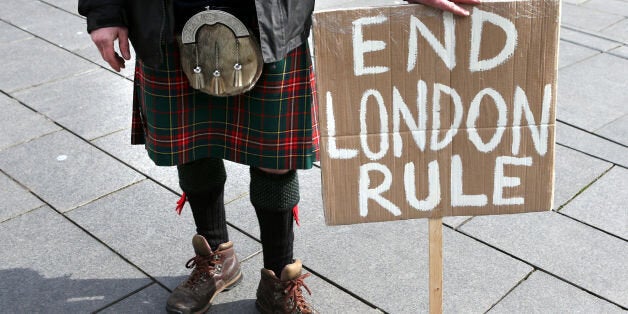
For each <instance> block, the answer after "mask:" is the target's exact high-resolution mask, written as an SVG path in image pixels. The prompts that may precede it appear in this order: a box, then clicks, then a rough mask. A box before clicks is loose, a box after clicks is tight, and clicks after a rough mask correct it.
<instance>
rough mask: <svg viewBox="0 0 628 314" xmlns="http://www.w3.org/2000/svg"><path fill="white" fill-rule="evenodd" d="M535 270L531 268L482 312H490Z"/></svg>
mask: <svg viewBox="0 0 628 314" xmlns="http://www.w3.org/2000/svg"><path fill="white" fill-rule="evenodd" d="M535 271H536V268H533V269H532V270H531V271H530V272H529V273H528V274H527V275H525V276H523V278H521V280H519V282H517V283H516V284H515V285H514V286H513V287H512V288H510V290H508V291H507V292H506V293H505V294H504V295H503V296H502V297H501V298H499V300H497V302H495V303H493V305H491V307H489V308H488V310H486V311H484V314H486V313H488V312H490V311H491V310H492V309H493V308H494V307H495V306H496V305H497V304H499V303H500V302H501V301H503V300H504V299H505V298H506V297H507V296H508V295H510V294H511V293H512V292H513V291H515V289H517V287H519V286H520V285H521V284H522V283H523V282H525V281H526V280H528V278H530V276H532V274H533V273H534V272H535Z"/></svg>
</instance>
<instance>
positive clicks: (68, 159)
mask: <svg viewBox="0 0 628 314" xmlns="http://www.w3.org/2000/svg"><path fill="white" fill-rule="evenodd" d="M0 169H3V171H5V172H6V173H7V174H8V175H10V176H11V177H13V178H14V179H15V180H17V181H18V182H20V183H22V184H23V185H24V186H26V187H28V188H29V189H30V190H31V191H33V193H35V194H36V195H38V196H40V197H41V198H43V199H44V200H46V202H48V203H49V204H50V205H52V206H53V207H54V208H55V209H57V210H59V211H62V212H65V211H68V210H70V209H72V208H75V207H77V206H80V205H82V204H85V203H87V202H90V201H92V200H94V199H97V198H99V197H101V196H103V195H106V194H109V193H111V192H113V191H116V190H119V189H121V188H123V187H125V186H127V185H129V184H132V183H133V182H136V181H139V180H141V179H143V178H144V177H143V176H142V175H140V174H139V173H137V172H135V171H132V170H131V169H129V168H128V167H125V166H124V165H122V164H120V163H118V162H116V161H115V160H114V159H113V158H111V157H109V156H107V155H105V154H104V153H103V152H101V151H99V150H98V149H96V148H94V147H92V146H91V145H89V144H87V143H85V142H83V141H81V140H80V139H78V138H77V137H75V136H73V135H71V134H69V133H67V132H65V131H59V132H56V133H52V134H50V135H46V136H43V137H40V138H37V139H35V140H33V141H30V142H28V143H25V144H21V145H19V146H14V147H11V148H9V149H6V150H4V151H0Z"/></svg>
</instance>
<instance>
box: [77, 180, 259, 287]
mask: <svg viewBox="0 0 628 314" xmlns="http://www.w3.org/2000/svg"><path fill="white" fill-rule="evenodd" d="M177 199H178V197H177V196H176V195H175V194H173V193H172V192H169V191H168V190H166V189H164V188H162V187H160V186H158V185H156V184H155V183H153V182H151V181H148V180H145V181H143V182H140V183H138V184H135V185H133V186H130V187H128V188H126V189H123V190H120V191H118V192H116V193H114V194H111V195H108V196H106V197H103V198H101V199H99V200H97V201H95V202H93V203H91V204H88V205H86V206H83V207H81V208H78V209H75V210H73V211H72V212H70V213H68V214H67V215H68V217H70V218H71V219H72V220H74V221H76V222H77V223H78V224H79V225H81V226H82V227H83V228H85V229H86V230H88V231H89V232H90V233H92V234H94V235H95V236H96V237H98V238H99V239H101V240H102V241H103V242H105V243H107V245H109V246H110V247H111V248H113V249H114V250H116V251H117V252H119V253H120V254H122V256H124V257H125V258H127V259H128V260H129V261H131V262H132V263H133V264H135V265H138V266H139V267H140V268H141V269H143V270H144V271H146V272H147V273H148V274H150V275H151V276H152V277H153V278H155V279H157V280H159V281H160V282H162V283H163V284H164V285H166V286H167V287H169V288H171V289H173V288H174V287H176V286H177V285H178V284H179V283H180V282H181V281H182V280H183V279H185V278H187V276H188V275H189V270H188V269H186V268H185V267H184V265H185V263H186V262H187V261H188V260H189V259H190V258H191V257H193V255H194V253H193V250H192V244H191V243H192V241H191V239H192V236H193V235H194V234H195V227H194V222H193V220H192V213H191V211H189V210H186V211H184V212H183V213H182V215H181V216H178V215H177V214H176V213H175V211H174V208H175V206H176V200H177ZM103 222H106V223H103ZM229 236H230V239H231V240H232V241H233V242H234V244H235V249H236V254H238V256H239V257H242V258H244V257H247V256H249V255H251V254H253V253H255V252H258V251H259V250H261V245H260V244H259V243H257V242H255V241H253V240H252V239H250V238H248V237H247V236H246V235H244V234H242V233H240V232H238V231H236V230H235V229H232V228H229Z"/></svg>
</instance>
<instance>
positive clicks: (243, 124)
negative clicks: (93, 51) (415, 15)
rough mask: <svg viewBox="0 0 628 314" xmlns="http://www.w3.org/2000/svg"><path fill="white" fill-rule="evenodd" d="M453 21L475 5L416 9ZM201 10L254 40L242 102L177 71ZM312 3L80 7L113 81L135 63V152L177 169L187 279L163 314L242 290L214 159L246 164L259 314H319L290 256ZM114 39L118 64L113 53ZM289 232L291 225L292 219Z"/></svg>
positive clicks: (97, 3) (304, 144)
mask: <svg viewBox="0 0 628 314" xmlns="http://www.w3.org/2000/svg"><path fill="white" fill-rule="evenodd" d="M410 2H414V3H424V4H427V5H431V6H434V7H438V8H442V9H444V10H448V11H451V12H454V13H456V14H460V15H468V12H466V11H465V10H464V9H462V8H460V7H458V6H457V5H455V3H454V2H457V3H478V2H479V1H478V0H454V1H448V0H414V1H410ZM206 7H210V8H212V9H219V10H223V11H226V12H229V13H231V14H233V15H235V16H236V17H238V19H240V20H241V21H243V22H244V23H245V24H246V25H247V26H248V27H249V28H250V29H252V30H253V31H254V32H255V33H256V35H258V38H259V44H260V47H261V50H262V54H263V58H264V67H263V72H262V76H261V78H260V79H259V81H258V82H257V84H256V85H255V87H254V88H253V89H252V90H250V91H249V92H246V93H244V94H241V95H237V96H230V97H215V96H210V95H208V94H205V93H203V92H200V91H197V90H195V89H193V88H192V87H191V86H190V82H189V81H188V79H187V77H186V76H185V74H184V73H183V71H182V69H181V63H180V56H179V48H178V45H177V43H176V40H175V38H176V35H177V34H180V32H181V29H182V26H183V24H184V23H185V22H186V21H187V20H188V19H189V18H190V17H191V16H192V15H194V14H196V13H198V12H200V11H201V10H204V9H205V8H206ZM313 9H314V0H279V1H264V0H242V1H233V0H133V1H127V0H79V13H80V14H82V15H84V16H86V17H87V30H88V32H90V34H91V36H92V40H93V41H94V43H95V45H96V47H97V48H98V49H99V50H100V53H101V55H102V57H103V59H104V60H105V61H107V62H108V63H109V65H110V66H111V67H112V68H113V69H114V70H116V71H120V69H121V68H123V67H124V66H125V64H124V60H129V59H130V47H129V40H130V42H131V43H132V44H133V47H134V49H135V52H136V55H137V62H136V65H135V77H134V93H133V119H132V139H131V142H132V144H142V145H145V147H146V150H147V152H148V155H149V156H150V158H151V159H152V160H153V161H154V162H155V164H156V165H159V166H176V167H177V170H178V175H179V185H180V186H181V189H182V191H183V192H184V193H183V196H182V199H181V200H180V202H179V208H178V210H180V208H182V206H183V203H184V202H185V201H187V202H189V204H190V207H191V209H192V215H193V217H194V222H195V225H196V232H197V234H196V235H195V236H194V237H193V239H192V246H193V248H194V251H195V256H194V257H193V258H192V259H190V261H188V263H187V264H186V267H188V268H192V269H193V270H192V273H191V275H190V276H189V277H188V278H187V279H186V280H185V281H184V282H183V283H181V285H179V286H178V287H177V288H176V289H174V291H173V292H172V294H171V295H170V297H169V298H168V300H167V302H166V309H167V311H168V312H169V313H203V312H206V311H207V310H208V309H209V307H210V306H211V301H212V300H213V298H214V297H215V296H216V295H217V294H218V293H219V292H221V291H224V290H229V289H231V288H233V287H234V286H235V285H237V284H238V283H239V282H240V281H241V280H242V273H241V271H240V263H239V262H238V259H237V257H236V255H235V253H234V249H233V246H234V244H233V243H232V242H230V241H229V236H228V233H227V224H226V219H225V207H224V200H223V196H224V185H225V181H226V178H227V174H226V171H225V167H224V163H223V160H225V159H226V160H229V161H233V162H237V163H241V164H245V165H248V166H250V176H251V183H250V201H251V204H252V205H253V207H254V209H255V214H256V216H257V219H258V222H259V225H260V233H261V241H262V249H263V259H264V268H263V269H262V270H261V279H260V282H259V285H258V289H257V300H256V306H257V308H258V309H259V310H260V311H261V312H262V313H317V311H316V310H315V309H314V308H313V307H312V305H311V304H310V303H309V302H308V301H307V300H305V298H304V296H303V293H302V288H305V289H306V290H307V291H308V292H310V290H309V288H308V287H307V286H306V285H305V283H304V279H305V278H307V277H308V275H309V274H302V272H301V270H302V265H301V261H300V260H298V259H296V260H295V259H294V258H293V242H294V233H293V221H294V219H295V217H297V219H298V216H297V214H298V209H297V204H298V202H299V182H298V178H297V174H296V170H297V169H310V168H311V167H312V165H313V163H314V162H315V161H317V160H318V158H319V156H318V154H319V134H318V121H317V102H316V93H315V88H314V86H315V84H314V74H313V71H312V65H311V60H310V55H309V49H308V46H307V37H308V36H309V30H310V25H311V14H312V11H313ZM115 41H118V45H119V50H120V53H121V55H119V54H118V53H117V52H116V51H115V49H114V43H115ZM297 223H298V220H297Z"/></svg>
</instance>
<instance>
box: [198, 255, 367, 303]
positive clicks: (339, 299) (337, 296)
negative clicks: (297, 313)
mask: <svg viewBox="0 0 628 314" xmlns="http://www.w3.org/2000/svg"><path fill="white" fill-rule="evenodd" d="M263 266H264V265H263V260H262V255H261V254H259V255H256V256H255V257H254V258H252V259H250V260H247V261H246V262H244V263H243V264H242V274H243V276H244V279H243V280H242V282H241V283H240V284H239V285H238V286H237V287H236V288H234V289H233V290H231V291H228V292H223V293H221V294H219V295H218V296H216V299H215V300H214V304H213V305H212V307H211V309H210V310H209V313H216V314H218V313H221V314H222V313H234V314H235V313H238V314H239V313H258V311H257V310H256V309H255V298H256V297H255V292H256V291H257V284H258V283H259V279H260V269H262V267H263ZM307 272H308V271H307V270H303V273H307ZM305 284H306V285H307V286H308V288H310V290H311V291H312V295H311V296H310V295H308V293H307V292H306V291H305V289H304V290H303V293H304V295H305V297H306V299H307V300H309V301H310V302H311V303H312V305H313V306H314V307H315V308H316V309H317V310H318V311H319V312H320V313H378V311H376V310H375V309H373V308H371V307H369V306H367V305H366V304H364V303H362V302H360V301H359V300H357V299H355V298H353V297H352V296H350V295H349V294H347V293H345V292H343V291H341V290H339V289H338V288H336V287H334V286H332V285H330V284H329V283H327V282H325V281H324V280H323V279H321V278H319V277H317V276H315V275H311V276H310V277H308V278H307V279H305Z"/></svg>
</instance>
